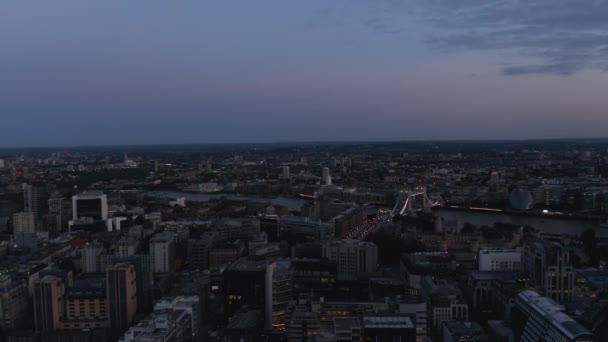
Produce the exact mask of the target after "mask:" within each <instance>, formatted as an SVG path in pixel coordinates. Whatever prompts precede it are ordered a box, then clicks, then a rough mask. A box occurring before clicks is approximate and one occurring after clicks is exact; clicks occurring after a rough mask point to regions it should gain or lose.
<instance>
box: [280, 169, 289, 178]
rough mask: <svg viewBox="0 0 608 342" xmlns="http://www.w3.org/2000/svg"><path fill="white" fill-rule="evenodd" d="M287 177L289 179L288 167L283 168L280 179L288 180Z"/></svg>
mask: <svg viewBox="0 0 608 342" xmlns="http://www.w3.org/2000/svg"><path fill="white" fill-rule="evenodd" d="M289 177H290V174H289V166H283V173H282V174H281V178H283V179H289Z"/></svg>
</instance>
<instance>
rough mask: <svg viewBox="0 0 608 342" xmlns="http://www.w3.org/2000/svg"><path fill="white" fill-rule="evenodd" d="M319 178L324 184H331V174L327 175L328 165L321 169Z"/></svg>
mask: <svg viewBox="0 0 608 342" xmlns="http://www.w3.org/2000/svg"><path fill="white" fill-rule="evenodd" d="M321 180H322V181H323V183H325V184H326V185H331V176H330V175H329V168H328V167H324V168H323V169H321Z"/></svg>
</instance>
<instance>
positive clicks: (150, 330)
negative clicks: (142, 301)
mask: <svg viewBox="0 0 608 342" xmlns="http://www.w3.org/2000/svg"><path fill="white" fill-rule="evenodd" d="M199 305H200V304H199V298H198V297H197V296H189V297H177V298H173V299H171V298H165V299H163V300H162V301H161V302H159V303H158V304H157V305H156V306H155V307H154V311H153V312H152V313H151V314H150V315H149V316H148V317H146V318H145V319H143V320H141V321H139V322H138V323H137V324H136V325H134V326H132V327H131V328H129V330H127V331H126V332H125V334H124V335H123V336H122V337H121V338H120V339H119V342H169V341H197V338H198V335H199V325H200V322H199V318H198V317H200V309H199Z"/></svg>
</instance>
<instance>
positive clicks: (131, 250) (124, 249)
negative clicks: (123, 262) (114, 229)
mask: <svg viewBox="0 0 608 342" xmlns="http://www.w3.org/2000/svg"><path fill="white" fill-rule="evenodd" d="M115 247H116V249H115V254H116V256H117V257H119V258H127V257H131V256H133V255H135V253H137V248H138V247H139V242H138V241H137V240H135V239H132V238H125V237H123V238H121V239H120V240H119V241H118V242H116V244H115Z"/></svg>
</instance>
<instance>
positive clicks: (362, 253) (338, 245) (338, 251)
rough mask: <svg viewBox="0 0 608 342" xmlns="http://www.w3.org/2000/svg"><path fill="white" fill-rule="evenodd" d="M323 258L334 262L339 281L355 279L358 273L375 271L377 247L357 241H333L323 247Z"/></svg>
mask: <svg viewBox="0 0 608 342" xmlns="http://www.w3.org/2000/svg"><path fill="white" fill-rule="evenodd" d="M323 257H324V258H328V259H329V260H331V261H334V262H335V263H336V265H337V271H338V272H337V275H338V278H340V279H356V278H357V276H358V275H359V274H360V273H370V272H374V271H376V268H377V267H378V246H376V245H375V244H374V243H372V242H367V241H358V240H348V239H347V240H335V241H330V242H328V243H326V244H324V245H323Z"/></svg>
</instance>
